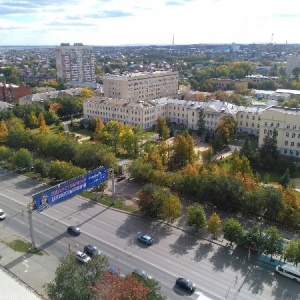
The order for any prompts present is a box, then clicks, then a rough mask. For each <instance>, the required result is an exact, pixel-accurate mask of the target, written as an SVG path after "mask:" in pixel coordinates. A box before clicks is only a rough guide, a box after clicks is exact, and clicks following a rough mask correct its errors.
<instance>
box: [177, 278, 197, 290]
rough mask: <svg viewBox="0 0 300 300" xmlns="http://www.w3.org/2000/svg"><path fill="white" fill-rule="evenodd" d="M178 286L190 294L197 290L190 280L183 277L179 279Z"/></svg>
mask: <svg viewBox="0 0 300 300" xmlns="http://www.w3.org/2000/svg"><path fill="white" fill-rule="evenodd" d="M176 285H177V286H179V287H180V288H182V289H184V290H186V291H188V292H189V293H194V292H195V289H196V285H195V284H193V283H192V282H191V281H190V280H188V279H186V278H182V277H178V278H177V279H176Z"/></svg>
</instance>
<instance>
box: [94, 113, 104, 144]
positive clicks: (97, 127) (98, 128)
mask: <svg viewBox="0 0 300 300" xmlns="http://www.w3.org/2000/svg"><path fill="white" fill-rule="evenodd" d="M91 123H92V124H93V123H94V124H93V125H92V127H93V128H94V130H93V131H94V134H93V139H94V141H99V140H100V133H101V131H102V129H103V127H104V124H103V122H102V120H101V119H100V118H93V119H92V121H91Z"/></svg>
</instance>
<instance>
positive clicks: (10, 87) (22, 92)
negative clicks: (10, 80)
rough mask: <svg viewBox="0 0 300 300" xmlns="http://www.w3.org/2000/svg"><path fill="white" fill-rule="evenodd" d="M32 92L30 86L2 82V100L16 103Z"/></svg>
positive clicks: (0, 94)
mask: <svg viewBox="0 0 300 300" xmlns="http://www.w3.org/2000/svg"><path fill="white" fill-rule="evenodd" d="M29 94H30V86H28V85H23V84H20V85H15V84H6V83H1V82H0V101H3V102H8V103H14V102H17V101H18V100H19V99H20V98H22V97H24V96H27V95H29Z"/></svg>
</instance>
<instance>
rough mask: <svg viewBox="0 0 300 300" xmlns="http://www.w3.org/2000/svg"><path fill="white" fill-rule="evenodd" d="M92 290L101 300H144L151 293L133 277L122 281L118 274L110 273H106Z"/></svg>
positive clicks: (130, 276)
mask: <svg viewBox="0 0 300 300" xmlns="http://www.w3.org/2000/svg"><path fill="white" fill-rule="evenodd" d="M90 289H91V290H92V291H93V292H94V293H95V295H96V297H97V299H101V300H131V299H135V300H144V299H147V296H148V294H149V292H150V288H148V287H146V286H145V285H144V284H143V282H142V281H140V280H138V279H137V278H135V277H134V276H133V275H129V276H126V277H125V278H123V279H122V278H120V277H119V276H117V275H116V274H110V272H109V271H106V272H105V273H104V274H103V275H102V277H101V278H100V280H99V281H97V282H96V284H95V286H91V287H90Z"/></svg>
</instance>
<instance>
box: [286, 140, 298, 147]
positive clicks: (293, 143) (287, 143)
mask: <svg viewBox="0 0 300 300" xmlns="http://www.w3.org/2000/svg"><path fill="white" fill-rule="evenodd" d="M284 145H285V146H288V145H289V142H288V141H285V142H284ZM293 146H295V142H291V147H293ZM297 148H300V143H297Z"/></svg>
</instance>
